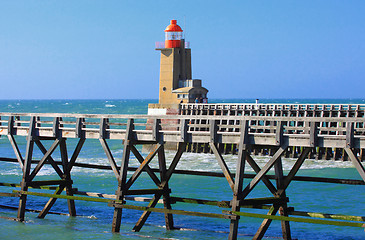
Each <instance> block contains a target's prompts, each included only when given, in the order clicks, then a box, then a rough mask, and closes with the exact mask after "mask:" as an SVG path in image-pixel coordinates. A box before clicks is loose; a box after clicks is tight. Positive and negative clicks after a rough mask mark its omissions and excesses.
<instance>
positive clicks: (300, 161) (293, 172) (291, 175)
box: [278, 148, 311, 195]
mask: <svg viewBox="0 0 365 240" xmlns="http://www.w3.org/2000/svg"><path fill="white" fill-rule="evenodd" d="M310 151H311V148H305V149H304V150H303V152H302V153H301V154H300V156H299V158H298V160H297V161H296V162H295V164H294V166H293V167H292V169H291V170H290V172H289V173H288V175H287V176H286V177H285V178H284V180H283V183H282V189H279V190H278V194H279V195H281V194H282V190H285V189H287V188H288V186H289V184H290V182H291V181H292V180H293V179H294V177H295V175H296V174H297V172H298V171H299V169H300V167H301V166H302V165H303V163H304V160H305V159H306V157H307V156H308V153H309V152H310Z"/></svg>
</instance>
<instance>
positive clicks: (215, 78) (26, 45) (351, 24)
mask: <svg viewBox="0 0 365 240" xmlns="http://www.w3.org/2000/svg"><path fill="white" fill-rule="evenodd" d="M364 13H365V1H363V0H348V1H337V0H326V1H324V0H317V1H281V0H277V1H188V0H185V1H161V0H155V1H113V0H109V1H97V0H94V1H86V0H85V1H82V0H78V1H68V0H64V1H30V0H28V1H10V0H4V1H0V79H1V87H2V91H1V97H0V99H125V98H131V99H139V98H154V99H156V98H158V81H159V79H158V78H159V60H160V58H159V57H160V55H159V52H158V51H156V50H155V42H156V41H163V40H164V32H163V30H164V29H165V27H166V26H167V25H168V24H169V21H170V20H171V19H177V20H178V24H180V26H181V27H182V28H184V32H185V35H186V41H189V42H190V46H191V49H192V64H193V78H198V79H202V80H203V85H204V86H205V87H206V88H208V89H209V94H208V96H209V98H364V94H363V93H364V85H365V84H364V80H365V79H364V78H365V14H364ZM184 19H185V24H184Z"/></svg>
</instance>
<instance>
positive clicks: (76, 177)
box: [0, 99, 365, 240]
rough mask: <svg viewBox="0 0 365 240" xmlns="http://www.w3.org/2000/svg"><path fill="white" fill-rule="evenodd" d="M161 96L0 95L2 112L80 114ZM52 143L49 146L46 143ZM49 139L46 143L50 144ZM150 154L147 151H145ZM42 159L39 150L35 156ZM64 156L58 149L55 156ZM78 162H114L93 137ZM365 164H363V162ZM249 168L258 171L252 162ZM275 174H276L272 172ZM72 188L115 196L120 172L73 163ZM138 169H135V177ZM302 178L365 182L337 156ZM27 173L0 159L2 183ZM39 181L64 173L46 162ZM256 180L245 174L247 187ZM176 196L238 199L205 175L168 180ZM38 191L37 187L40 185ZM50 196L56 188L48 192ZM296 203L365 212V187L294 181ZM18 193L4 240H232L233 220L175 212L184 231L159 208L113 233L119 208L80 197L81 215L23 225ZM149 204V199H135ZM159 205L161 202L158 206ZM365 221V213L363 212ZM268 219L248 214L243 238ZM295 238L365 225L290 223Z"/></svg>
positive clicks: (0, 143)
mask: <svg viewBox="0 0 365 240" xmlns="http://www.w3.org/2000/svg"><path fill="white" fill-rule="evenodd" d="M209 100H210V102H211V103H214V102H216V103H222V102H224V103H254V102H255V99H209ZM364 101H365V100H363V99H260V103H313V104H314V103H329V104H332V103H333V104H335V103H343V104H365V102H364ZM156 102H157V100H156V99H143V100H123V99H121V100H0V112H13V113H17V112H33V113H81V114H83V113H84V114H90V113H95V114H147V108H148V103H156ZM16 141H17V143H18V145H19V148H20V151H21V153H22V155H23V156H24V155H25V144H26V141H25V139H24V137H18V136H16ZM76 143H77V142H76V140H74V139H69V140H67V144H68V148H69V149H72V148H74V147H75V145H76ZM108 143H109V147H110V149H111V151H112V153H113V155H114V157H115V160H116V161H117V163H118V164H120V162H121V157H122V153H123V148H122V142H121V141H118V140H110V141H108ZM47 144H48V145H47ZM49 144H50V143H45V145H46V146H49ZM0 153H1V156H0V157H9V158H15V154H14V152H13V150H12V147H11V145H10V143H9V140H8V138H6V137H1V138H0ZM143 156H146V153H143ZM173 156H174V151H168V152H167V153H166V158H167V162H168V163H170V162H171V160H172V158H173ZM41 157H42V155H41V154H40V152H39V151H37V150H36V147H35V152H34V156H33V159H35V160H37V159H38V160H39V159H40V158H41ZM52 157H53V158H55V159H56V160H59V159H60V156H59V153H58V152H57V151H56V152H55V153H54V154H53V155H52ZM224 159H225V160H226V162H227V165H228V167H229V168H230V169H231V171H232V172H235V161H236V159H237V156H235V155H224ZM254 159H255V160H256V161H257V163H258V164H259V165H260V166H261V167H262V166H264V164H265V163H266V162H267V161H268V160H269V157H265V156H257V157H256V156H255V157H254ZM77 162H79V163H89V164H99V165H108V160H107V158H106V155H105V153H104V151H103V149H102V147H101V145H100V143H99V141H97V140H87V141H86V142H85V145H84V147H83V149H82V151H81V153H80V155H79V158H78V159H77ZM294 162H295V159H291V158H284V159H283V166H284V170H285V173H287V172H288V170H290V168H291V166H292V165H293V164H294ZM363 164H364V163H363ZM130 166H138V162H137V160H136V159H135V157H134V156H133V155H132V154H131V160H130ZM150 166H151V167H152V168H154V167H157V159H153V160H152V162H151V164H150ZM177 169H184V170H196V171H211V172H221V170H220V167H219V165H218V163H217V161H216V160H215V157H214V155H212V154H203V153H202V154H198V153H184V154H183V156H182V159H181V161H180V163H179V164H178V166H177ZM245 171H246V173H254V171H253V170H252V169H251V168H250V167H249V166H246V169H245ZM271 173H272V172H271ZM71 174H72V179H73V183H74V184H73V187H74V188H78V190H79V191H88V192H98V193H106V194H114V193H115V190H116V186H117V180H116V178H115V176H114V174H113V171H109V170H97V169H85V168H80V167H74V168H73V170H72V172H71ZM131 174H132V173H130V175H131ZM298 175H299V176H312V177H328V178H344V179H361V177H360V175H359V174H358V172H357V171H356V169H355V168H354V167H353V165H352V164H351V162H342V161H332V160H319V161H318V160H317V161H316V160H306V161H305V163H304V165H303V166H302V168H301V170H299V172H298ZM21 178H22V174H21V170H20V168H19V165H18V164H16V163H8V162H0V182H1V183H17V184H18V183H20V181H21ZM37 179H38V180H49V179H57V175H56V174H55V172H54V171H53V170H52V168H51V167H50V166H49V165H45V166H44V167H43V168H42V170H41V171H40V173H39V176H37ZM249 181H250V179H245V181H244V184H248V183H249ZM135 184H136V188H153V187H154V183H153V182H152V181H151V179H150V178H149V177H148V175H146V174H142V175H141V176H140V178H139V179H138V180H137V181H136V183H135ZM169 186H170V188H171V191H172V192H171V195H172V196H177V197H189V198H198V199H208V200H219V201H222V200H225V201H228V200H230V199H232V192H231V190H230V188H229V185H228V183H227V181H226V180H225V178H216V177H202V176H191V175H178V174H176V175H173V177H172V178H171V180H170V184H169ZM14 189H19V188H9V187H3V186H0V192H11V191H12V190H14ZM33 191H36V190H33ZM47 193H53V192H49V191H47ZM270 196H271V193H270V192H269V191H268V190H267V189H266V187H265V186H264V185H263V184H261V183H260V184H258V185H257V187H256V188H255V189H254V191H253V192H252V193H251V194H250V195H249V196H248V197H249V198H253V197H270ZM287 196H288V197H289V206H291V207H294V208H295V210H297V211H308V212H321V213H332V214H345V215H355V216H365V186H363V185H362V186H361V185H360V186H358V185H342V184H329V183H310V182H299V181H295V182H292V183H291V184H290V186H289V187H288V189H287ZM47 200H48V199H46V198H42V197H35V196H28V201H27V208H29V209H34V210H40V209H42V207H43V206H44V204H45V203H46V202H47ZM18 203H19V200H18V198H9V197H0V205H1V207H0V239H3V240H7V239H9V240H10V239H28V240H32V239H37V240H42V239H47V240H48V239H58V240H63V239H67V240H70V239H112V240H117V239H169V240H177V239H181V240H183V239H216V240H218V239H227V238H228V232H229V220H224V219H214V218H203V217H194V216H185V215H174V225H175V227H178V228H179V230H171V231H167V230H166V228H165V226H164V223H165V222H164V216H163V214H161V213H152V214H151V215H150V217H149V219H148V221H147V222H146V224H145V225H144V227H143V228H142V229H141V231H140V232H133V231H132V229H133V226H134V224H135V223H136V221H137V220H138V218H139V216H140V214H141V212H139V211H136V210H123V216H122V225H121V230H120V233H112V231H111V223H112V217H113V208H111V207H108V205H107V204H106V203H95V202H86V201H76V210H77V215H78V216H77V217H69V216H67V215H59V214H48V215H47V216H46V217H45V218H44V219H39V218H37V213H35V212H26V215H25V221H24V222H17V221H12V220H9V219H7V218H16V215H17V211H16V210H15V209H13V208H9V207H17V206H18ZM127 203H129V204H137V205H141V206H145V205H146V204H147V203H146V202H130V201H127ZM157 207H161V205H158V206H157ZM172 207H173V209H179V210H187V211H202V212H212V213H222V210H228V209H222V208H218V207H212V206H204V205H193V204H187V203H177V204H174V205H173V206H172ZM51 211H52V212H55V213H68V210H67V202H66V200H64V199H58V200H57V202H56V204H55V205H54V206H53V208H52V209H51ZM241 211H246V212H253V213H262V214H266V213H267V210H253V209H242V210H241ZM364 219H365V217H364ZM261 221H262V220H261V219H256V218H249V217H242V218H241V219H240V224H239V231H238V233H239V235H238V239H252V237H253V235H254V233H255V232H256V230H257V229H258V227H259V226H260V223H261ZM290 226H291V233H292V238H293V239H300V240H314V239H328V240H333V239H335V240H340V239H346V240H349V239H353V240H355V239H356V240H360V239H365V232H364V228H359V227H342V226H341V227H340V226H330V225H319V224H308V223H297V222H291V223H290ZM281 238H282V233H281V225H280V222H279V221H273V222H272V224H271V226H270V227H269V229H268V231H267V232H266V235H265V237H264V239H281Z"/></svg>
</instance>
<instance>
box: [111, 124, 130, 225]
mask: <svg viewBox="0 0 365 240" xmlns="http://www.w3.org/2000/svg"><path fill="white" fill-rule="evenodd" d="M133 129H134V120H133V119H128V121H127V129H126V136H125V140H124V148H123V156H122V163H121V166H120V170H119V174H120V177H119V179H118V188H117V191H116V198H115V200H116V201H123V199H124V195H125V194H126V190H127V189H125V187H126V181H127V174H128V165H129V155H130V151H131V145H132V141H133V140H134V139H135V138H134V136H133ZM121 221H122V209H121V208H114V214H113V222H112V232H119V231H120V224H121Z"/></svg>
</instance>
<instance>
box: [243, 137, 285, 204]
mask: <svg viewBox="0 0 365 240" xmlns="http://www.w3.org/2000/svg"><path fill="white" fill-rule="evenodd" d="M287 147H288V145H287V144H283V145H282V146H281V147H280V148H279V149H278V150H277V151H276V152H275V154H274V156H273V157H272V158H271V159H270V160H269V161H268V162H267V163H266V164H265V166H264V167H263V168H262V169H261V171H260V172H259V173H257V175H256V176H255V177H254V178H253V179H252V181H251V182H250V183H249V184H248V185H247V186H246V188H245V189H244V190H243V192H242V194H241V196H240V199H244V198H245V197H246V196H247V195H248V194H249V193H250V192H251V191H252V190H253V189H254V187H255V186H256V185H257V184H258V183H259V181H260V180H261V179H262V178H263V176H265V174H266V173H267V172H268V171H269V170H270V169H271V167H272V166H273V165H274V164H275V162H276V161H277V160H278V159H279V158H280V157H281V155H282V154H283V153H284V151H285V149H286V148H287Z"/></svg>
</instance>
